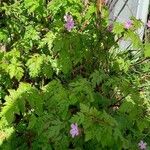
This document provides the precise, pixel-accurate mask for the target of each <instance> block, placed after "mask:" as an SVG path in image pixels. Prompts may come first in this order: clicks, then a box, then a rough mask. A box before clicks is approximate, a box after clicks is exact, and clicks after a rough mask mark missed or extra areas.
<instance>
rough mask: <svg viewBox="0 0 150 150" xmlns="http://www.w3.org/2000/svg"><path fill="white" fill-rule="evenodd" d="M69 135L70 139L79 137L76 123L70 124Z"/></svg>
mask: <svg viewBox="0 0 150 150" xmlns="http://www.w3.org/2000/svg"><path fill="white" fill-rule="evenodd" d="M70 134H71V136H72V138H74V137H75V136H78V135H79V129H78V125H77V123H72V124H71V130H70Z"/></svg>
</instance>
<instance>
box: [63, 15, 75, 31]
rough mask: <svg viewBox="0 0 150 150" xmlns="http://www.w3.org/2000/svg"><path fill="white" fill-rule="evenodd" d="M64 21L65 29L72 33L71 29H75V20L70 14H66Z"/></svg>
mask: <svg viewBox="0 0 150 150" xmlns="http://www.w3.org/2000/svg"><path fill="white" fill-rule="evenodd" d="M64 20H65V22H66V23H65V28H66V29H67V30H68V31H69V32H70V31H71V29H73V28H74V20H73V17H72V16H71V15H69V14H66V15H65V16H64Z"/></svg>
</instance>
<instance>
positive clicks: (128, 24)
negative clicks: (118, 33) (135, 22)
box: [124, 20, 132, 29]
mask: <svg viewBox="0 0 150 150" xmlns="http://www.w3.org/2000/svg"><path fill="white" fill-rule="evenodd" d="M124 27H125V28H126V29H130V28H131V27H132V21H131V20H128V21H126V22H125V24H124Z"/></svg>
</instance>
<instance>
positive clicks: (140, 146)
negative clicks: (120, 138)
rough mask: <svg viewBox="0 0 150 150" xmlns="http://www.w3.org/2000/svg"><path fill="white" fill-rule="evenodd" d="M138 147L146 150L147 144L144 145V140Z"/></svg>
mask: <svg viewBox="0 0 150 150" xmlns="http://www.w3.org/2000/svg"><path fill="white" fill-rule="evenodd" d="M138 146H139V148H140V149H141V150H145V149H146V146H147V143H144V142H143V141H142V140H141V141H140V142H139V143H138Z"/></svg>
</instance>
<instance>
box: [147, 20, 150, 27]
mask: <svg viewBox="0 0 150 150" xmlns="http://www.w3.org/2000/svg"><path fill="white" fill-rule="evenodd" d="M147 27H148V28H150V20H148V22H147Z"/></svg>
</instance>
